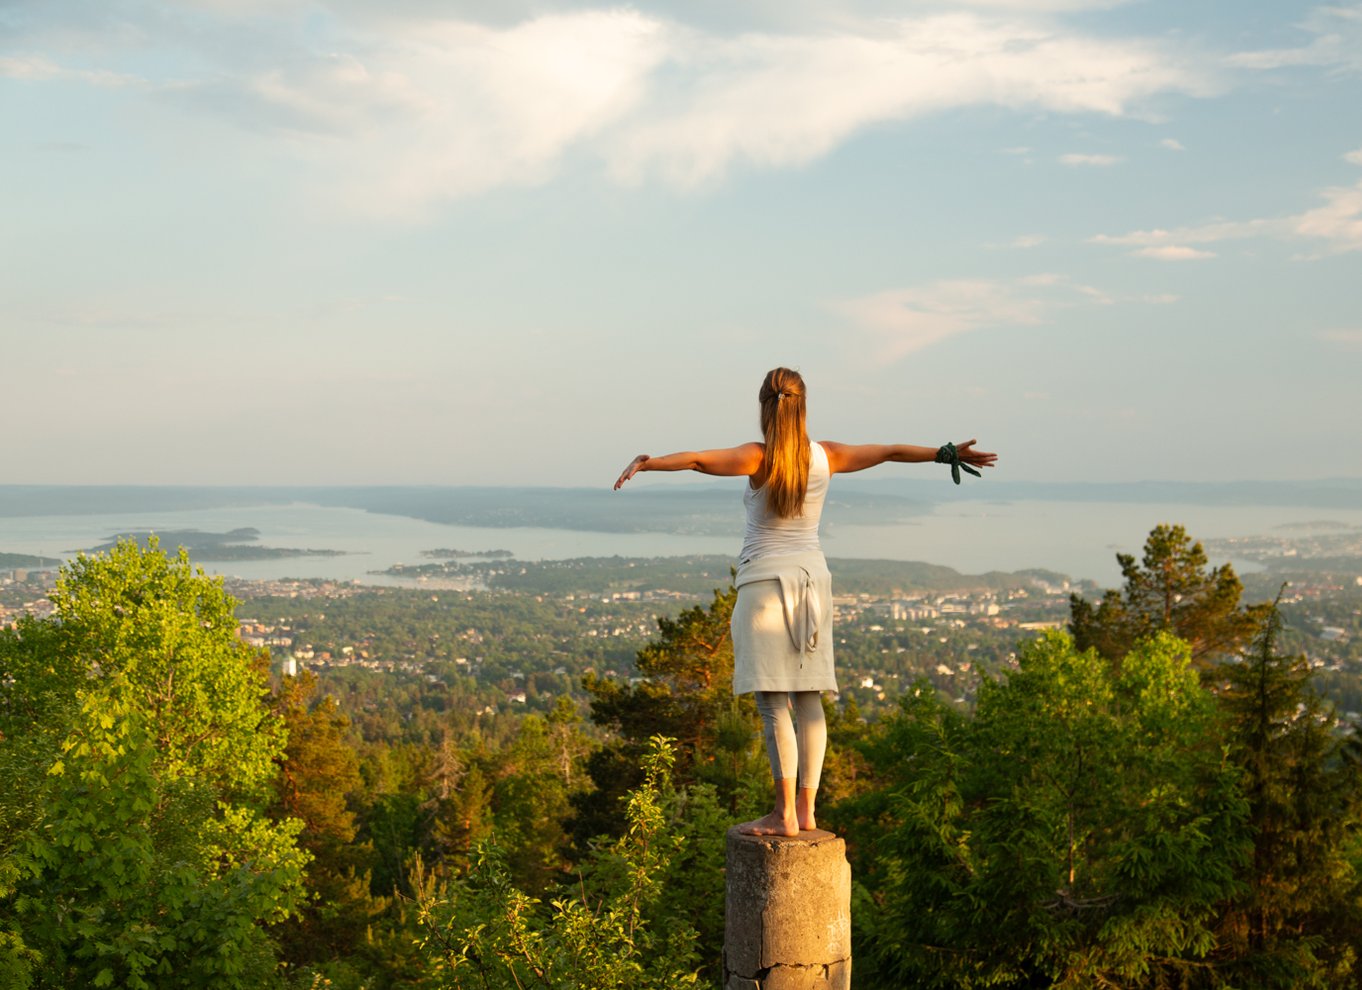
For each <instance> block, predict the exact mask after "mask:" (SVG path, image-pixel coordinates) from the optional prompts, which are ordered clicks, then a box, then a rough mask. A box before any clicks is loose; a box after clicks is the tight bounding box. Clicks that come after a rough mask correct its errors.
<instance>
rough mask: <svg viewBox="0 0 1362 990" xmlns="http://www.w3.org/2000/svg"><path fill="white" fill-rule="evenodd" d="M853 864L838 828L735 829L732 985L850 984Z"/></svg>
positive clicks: (731, 848) (821, 989)
mask: <svg viewBox="0 0 1362 990" xmlns="http://www.w3.org/2000/svg"><path fill="white" fill-rule="evenodd" d="M850 986H851V866H850V865H849V864H848V863H847V857H846V843H844V842H843V841H842V840H841V839H839V838H837V837H836V836H835V835H833V834H832V833H831V832H824V831H821V830H819V831H814V832H800V833H799V835H797V836H794V837H793V838H788V839H787V838H785V837H783V836H773V835H741V834H739V832H738V830H737V829H736V828H731V829H729V830H728V883H727V895H726V898H725V902H724V990H849V988H850Z"/></svg>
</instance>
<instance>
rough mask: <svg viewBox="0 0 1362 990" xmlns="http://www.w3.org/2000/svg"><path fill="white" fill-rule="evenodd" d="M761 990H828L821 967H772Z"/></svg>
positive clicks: (762, 982) (763, 981) (762, 983)
mask: <svg viewBox="0 0 1362 990" xmlns="http://www.w3.org/2000/svg"><path fill="white" fill-rule="evenodd" d="M761 990H828V981H827V980H825V979H824V978H823V967H822V966H772V967H771V968H770V970H769V971H767V973H766V977H765V979H763V980H762V981H761Z"/></svg>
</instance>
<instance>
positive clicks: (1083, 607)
mask: <svg viewBox="0 0 1362 990" xmlns="http://www.w3.org/2000/svg"><path fill="white" fill-rule="evenodd" d="M1116 560H1117V562H1118V563H1119V564H1120V565H1121V574H1122V576H1123V577H1124V578H1125V587H1124V589H1122V591H1119V592H1118V591H1108V592H1106V594H1104V595H1103V596H1102V601H1101V603H1100V604H1098V605H1097V606H1096V607H1094V606H1093V605H1092V604H1091V603H1090V602H1088V601H1087V600H1085V599H1084V598H1083V597H1082V596H1081V595H1077V594H1075V595H1073V596H1071V598H1070V600H1069V606H1070V620H1069V632H1070V634H1071V635H1072V636H1073V638H1074V644H1075V646H1077V648H1078V649H1080V650H1086V649H1088V648H1089V647H1092V648H1094V649H1096V650H1097V652H1098V653H1100V654H1101V655H1102V656H1104V657H1106V658H1107V659H1109V660H1114V661H1119V660H1120V659H1121V658H1122V657H1123V656H1125V655H1126V654H1127V653H1128V652H1130V649H1131V648H1132V647H1133V646H1134V645H1135V644H1136V643H1137V642H1139V641H1140V640H1142V639H1146V638H1148V637H1150V636H1152V635H1153V634H1154V633H1156V632H1160V631H1166V632H1171V633H1173V634H1174V635H1175V636H1177V637H1178V638H1179V639H1183V640H1185V641H1186V642H1187V643H1189V644H1190V645H1191V648H1192V658H1193V660H1194V661H1196V663H1197V664H1198V665H1199V666H1201V667H1203V668H1204V667H1205V666H1207V665H1209V663H1210V662H1211V661H1212V660H1213V659H1214V658H1215V657H1218V656H1225V655H1230V654H1233V653H1235V652H1236V651H1237V650H1238V649H1240V648H1241V647H1242V646H1243V645H1244V644H1245V643H1246V642H1247V641H1248V640H1249V639H1250V638H1251V637H1252V635H1253V633H1254V630H1255V629H1257V628H1258V625H1259V623H1260V622H1261V621H1262V617H1263V613H1264V609H1265V606H1256V607H1250V608H1241V607H1240V604H1239V599H1240V596H1241V595H1242V594H1243V585H1242V584H1241V583H1240V582H1239V578H1238V576H1237V575H1236V574H1235V573H1234V568H1233V567H1231V566H1230V565H1229V564H1222V565H1220V566H1219V567H1216V568H1212V569H1210V570H1209V571H1208V570H1207V558H1206V551H1205V550H1204V549H1203V548H1202V546H1201V544H1200V543H1198V542H1194V541H1193V540H1192V539H1191V537H1189V536H1188V535H1187V531H1186V530H1185V529H1183V527H1181V526H1169V525H1159V526H1155V527H1154V529H1153V530H1152V531H1151V532H1150V534H1149V538H1148V539H1147V540H1146V541H1145V545H1144V556H1143V558H1142V560H1141V561H1140V562H1138V563H1137V562H1136V560H1135V558H1134V556H1132V555H1130V554H1124V553H1118V554H1117V555H1116Z"/></svg>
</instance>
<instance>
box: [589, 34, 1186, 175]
mask: <svg viewBox="0 0 1362 990" xmlns="http://www.w3.org/2000/svg"><path fill="white" fill-rule="evenodd" d="M874 28H875V30H873V31H871V30H869V29H867V30H866V31H865V32H864V33H861V34H852V33H842V34H836V35H824V36H793V35H749V36H743V37H740V38H736V39H715V38H712V37H700V36H694V35H692V36H690V39H689V40H690V44H689V45H688V46H687V47H686V48H685V49H683V50H682V49H679V50H677V51H675V52H674V62H675V65H676V66H677V67H678V68H680V69H681V70H682V71H681V72H680V73H679V74H678V76H677V77H676V80H675V82H676V85H675V86H673V87H672V88H671V89H670V90H669V91H667V92H665V93H659V94H658V96H657V98H656V99H655V100H652V101H650V103H649V109H650V111H651V113H650V115H649V117H648V118H647V119H639V120H636V121H632V122H631V125H630V126H629V127H627V128H625V129H623V131H622V132H621V133H620V134H619V135H618V136H617V140H616V141H615V142H614V143H613V146H612V147H611V148H610V149H609V151H608V157H609V159H610V163H611V167H612V171H613V172H614V174H615V175H616V176H618V177H620V178H622V179H625V180H628V181H639V180H641V179H643V178H646V177H648V176H650V175H657V176H660V177H661V178H663V179H664V180H666V181H668V182H670V183H672V184H675V185H679V186H695V185H699V184H701V183H704V182H707V181H710V180H713V179H716V178H719V177H721V176H722V175H724V173H725V172H726V171H727V170H728V169H729V168H730V167H731V166H732V165H734V164H738V163H745V164H750V165H757V166H763V167H789V166H797V165H801V164H804V163H806V162H809V161H811V160H813V159H814V158H817V157H819V156H821V155H824V154H827V153H828V152H829V151H831V150H832V149H833V148H835V147H836V146H838V145H839V144H841V143H842V142H844V141H846V140H847V139H848V138H850V137H851V136H852V135H853V134H855V133H857V132H858V131H860V130H863V129H864V128H866V127H869V126H870V125H873V124H876V123H882V122H886V121H898V120H907V119H911V118H913V117H918V116H922V115H925V114H930V113H936V112H940V111H943V110H948V109H953V108H958V107H963V106H972V105H999V106H1004V107H1010V108H1015V109H1027V110H1048V111H1051V112H1059V113H1100V114H1109V115H1121V114H1126V113H1129V112H1131V111H1132V109H1133V108H1134V107H1135V106H1136V105H1138V104H1139V103H1140V102H1141V101H1142V100H1143V99H1145V98H1146V97H1149V96H1151V95H1153V94H1155V93H1160V92H1166V91H1169V90H1182V91H1186V92H1198V93H1200V92H1207V91H1209V88H1210V84H1209V82H1208V80H1207V79H1206V77H1205V76H1204V75H1203V73H1202V72H1201V71H1200V70H1199V69H1196V68H1194V67H1193V66H1191V65H1183V64H1180V63H1178V62H1177V61H1176V60H1175V59H1173V58H1171V57H1169V56H1167V55H1165V54H1164V53H1162V52H1161V51H1159V50H1158V49H1157V48H1155V47H1154V46H1152V45H1147V44H1144V43H1141V42H1117V41H1109V40H1100V39H1092V38H1085V37H1081V36H1078V35H1071V34H1064V33H1061V32H1059V31H1057V30H1054V29H1052V28H1040V27H1032V26H1027V25H1025V24H1021V23H1002V22H998V21H996V20H986V19H983V18H981V17H978V16H975V15H970V14H952V15H940V16H933V17H923V18H918V19H914V20H900V21H896V22H885V23H881V24H878V25H875V26H874Z"/></svg>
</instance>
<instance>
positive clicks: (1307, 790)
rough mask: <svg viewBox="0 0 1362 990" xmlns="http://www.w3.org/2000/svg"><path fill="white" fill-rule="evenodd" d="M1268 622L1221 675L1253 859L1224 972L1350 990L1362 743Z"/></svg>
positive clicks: (1276, 622) (1361, 914)
mask: <svg viewBox="0 0 1362 990" xmlns="http://www.w3.org/2000/svg"><path fill="white" fill-rule="evenodd" d="M1280 630H1281V616H1280V613H1279V612H1278V611H1277V609H1276V608H1275V607H1273V608H1272V609H1271V611H1270V612H1269V613H1268V615H1267V616H1266V618H1265V620H1264V622H1263V624H1262V627H1261V629H1260V631H1259V634H1258V637H1257V639H1256V640H1255V642H1254V643H1253V646H1252V648H1251V649H1250V650H1248V651H1247V652H1246V653H1245V654H1244V656H1243V658H1242V659H1240V660H1237V661H1235V662H1227V663H1224V664H1221V665H1220V666H1219V667H1218V668H1217V671H1216V672H1217V674H1218V675H1219V678H1220V680H1221V685H1220V690H1219V699H1220V703H1221V705H1222V707H1223V708H1224V710H1225V712H1226V714H1227V715H1228V718H1229V726H1228V729H1229V738H1230V746H1231V748H1230V752H1231V755H1232V756H1233V758H1234V760H1235V762H1236V763H1238V764H1239V766H1240V767H1242V768H1243V772H1244V781H1243V788H1244V793H1245V795H1246V796H1247V798H1248V803H1249V823H1250V825H1251V828H1252V835H1253V856H1252V859H1251V861H1250V864H1249V867H1248V871H1247V878H1246V879H1247V883H1246V889H1245V891H1244V893H1243V895H1242V896H1239V897H1236V898H1234V899H1233V900H1232V901H1230V902H1229V904H1228V905H1227V907H1226V910H1225V914H1224V918H1223V921H1222V941H1223V943H1224V945H1223V952H1224V955H1225V956H1226V958H1227V960H1228V961H1229V965H1228V966H1227V969H1228V971H1229V972H1230V973H1232V974H1235V975H1236V977H1237V979H1238V980H1239V981H1241V982H1242V983H1244V984H1245V985H1252V986H1255V987H1263V988H1269V987H1271V988H1276V987H1281V988H1287V987H1293V988H1294V987H1321V988H1322V987H1331V988H1332V987H1341V986H1345V985H1355V983H1356V981H1357V978H1358V972H1357V970H1358V960H1357V952H1358V937H1359V933H1362V900H1360V899H1359V895H1362V877H1359V874H1358V872H1357V863H1356V859H1355V858H1350V851H1351V852H1355V850H1353V849H1352V845H1353V840H1354V838H1355V836H1356V834H1357V832H1358V830H1359V828H1360V827H1362V795H1359V791H1358V784H1359V782H1362V781H1359V768H1358V765H1357V764H1356V763H1355V762H1354V761H1353V760H1351V759H1348V758H1347V755H1346V751H1347V750H1348V749H1349V748H1350V747H1351V746H1353V745H1355V744H1356V739H1357V737H1356V734H1355V733H1354V732H1349V733H1346V734H1345V733H1344V732H1342V731H1340V730H1341V727H1340V725H1339V724H1338V721H1337V719H1336V718H1335V716H1334V714H1333V713H1332V711H1330V710H1329V708H1328V707H1327V706H1326V704H1325V703H1324V702H1323V701H1322V700H1321V699H1320V697H1319V695H1318V694H1316V693H1315V691H1314V689H1313V688H1312V686H1311V671H1310V664H1309V661H1308V660H1307V659H1306V658H1305V657H1303V656H1286V655H1283V654H1281V653H1279V652H1278V649H1277V637H1278V634H1279V633H1280Z"/></svg>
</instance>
